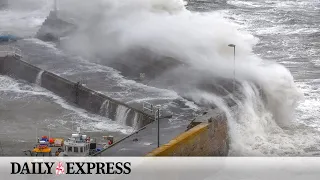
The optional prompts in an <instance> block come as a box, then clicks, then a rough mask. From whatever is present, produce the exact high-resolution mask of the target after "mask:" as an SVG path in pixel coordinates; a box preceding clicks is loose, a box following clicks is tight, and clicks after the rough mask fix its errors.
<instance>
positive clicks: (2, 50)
mask: <svg viewBox="0 0 320 180" xmlns="http://www.w3.org/2000/svg"><path fill="white" fill-rule="evenodd" d="M1 56H4V57H5V56H18V57H22V52H21V50H20V49H19V48H16V47H14V46H10V45H0V57H1Z"/></svg>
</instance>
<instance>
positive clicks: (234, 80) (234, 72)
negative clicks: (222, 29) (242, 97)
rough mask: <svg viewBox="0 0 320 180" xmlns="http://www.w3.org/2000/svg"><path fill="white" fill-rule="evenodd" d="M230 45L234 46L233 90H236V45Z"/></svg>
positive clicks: (230, 45)
mask: <svg viewBox="0 0 320 180" xmlns="http://www.w3.org/2000/svg"><path fill="white" fill-rule="evenodd" d="M228 46H229V47H233V92H235V85H236V45H234V44H229V45H228Z"/></svg>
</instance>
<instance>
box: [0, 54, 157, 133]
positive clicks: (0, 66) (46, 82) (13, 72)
mask: <svg viewBox="0 0 320 180" xmlns="http://www.w3.org/2000/svg"><path fill="white" fill-rule="evenodd" d="M0 73H1V74H3V75H8V76H10V77H13V78H16V79H22V80H26V81H28V82H30V83H36V79H37V77H38V76H39V75H41V77H40V78H39V80H41V82H38V85H39V86H42V87H43V88H45V89H47V90H49V91H51V92H53V93H55V94H57V95H58V96H60V97H62V98H64V99H65V100H67V101H68V102H70V103H73V104H75V105H77V106H78V107H80V108H83V109H85V110H87V111H89V112H91V113H95V114H99V115H102V116H107V117H108V118H110V119H112V120H118V121H121V122H123V120H122V119H120V118H123V117H124V116H123V114H124V113H125V114H127V116H126V120H125V121H124V122H125V125H128V126H131V127H134V128H136V129H139V128H141V127H143V126H145V125H147V124H149V123H150V122H152V121H153V120H154V119H153V117H152V116H150V115H149V114H146V113H144V112H142V111H140V110H138V109H135V108H133V107H130V106H128V105H127V104H124V103H122V102H119V101H117V100H114V99H112V98H110V97H107V96H105V95H103V94H101V93H98V92H95V91H93V90H91V89H89V88H87V87H84V86H81V85H80V84H77V83H75V82H72V81H70V80H67V79H65V78H62V77H60V76H57V75H55V74H53V73H51V72H48V71H43V70H42V69H40V68H38V67H35V66H33V65H31V64H29V63H27V62H25V61H23V60H21V59H19V58H18V57H13V56H6V57H0ZM117 112H118V114H117Z"/></svg>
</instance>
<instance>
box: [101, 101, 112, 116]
mask: <svg viewBox="0 0 320 180" xmlns="http://www.w3.org/2000/svg"><path fill="white" fill-rule="evenodd" d="M109 104H110V101H109V100H105V101H104V102H103V103H102V104H101V106H100V110H99V112H100V114H101V115H103V116H106V115H108V114H109Z"/></svg>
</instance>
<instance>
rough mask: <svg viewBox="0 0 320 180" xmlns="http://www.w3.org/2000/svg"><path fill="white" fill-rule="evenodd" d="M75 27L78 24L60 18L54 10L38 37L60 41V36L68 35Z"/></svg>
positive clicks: (44, 39)
mask: <svg viewBox="0 0 320 180" xmlns="http://www.w3.org/2000/svg"><path fill="white" fill-rule="evenodd" d="M75 29H76V26H75V25H74V24H71V23H69V22H67V21H65V20H62V19H60V18H59V17H58V16H57V14H56V13H55V12H54V11H51V12H50V14H49V16H48V18H47V19H46V20H45V21H44V23H43V24H42V26H41V28H40V29H39V31H38V33H37V34H36V37H37V38H38V39H41V40H43V41H58V40H59V39H60V37H64V36H67V35H68V34H69V33H71V32H72V31H74V30H75Z"/></svg>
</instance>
